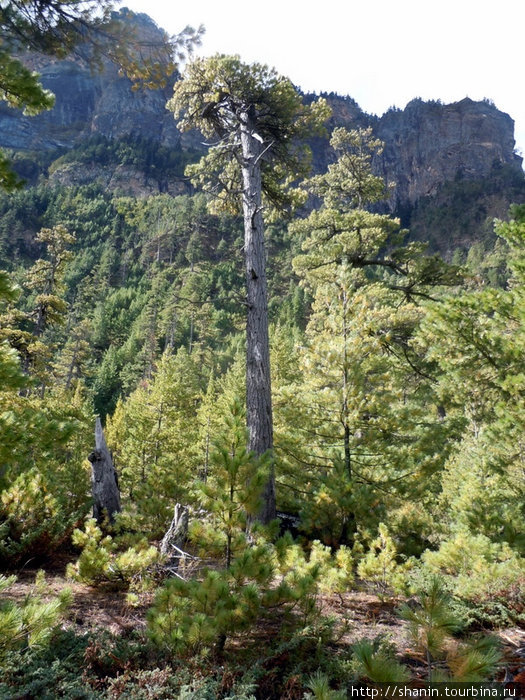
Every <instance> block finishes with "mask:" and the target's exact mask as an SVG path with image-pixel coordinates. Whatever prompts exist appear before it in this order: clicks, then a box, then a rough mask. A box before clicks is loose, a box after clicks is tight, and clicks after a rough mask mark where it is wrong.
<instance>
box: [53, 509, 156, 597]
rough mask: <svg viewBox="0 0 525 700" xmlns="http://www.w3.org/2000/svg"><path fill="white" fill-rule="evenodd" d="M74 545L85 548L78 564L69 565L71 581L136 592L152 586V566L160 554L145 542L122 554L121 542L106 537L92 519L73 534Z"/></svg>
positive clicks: (68, 571)
mask: <svg viewBox="0 0 525 700" xmlns="http://www.w3.org/2000/svg"><path fill="white" fill-rule="evenodd" d="M73 543H74V544H75V545H77V546H78V547H81V548H82V553H81V555H80V557H79V559H78V561H77V563H76V564H74V565H73V564H69V565H68V567H67V571H66V574H67V576H68V578H71V579H73V580H74V581H81V582H82V583H87V584H89V585H91V586H98V585H101V584H111V585H113V586H116V587H118V588H132V589H134V590H143V589H146V588H149V587H150V586H151V585H152V572H153V567H154V565H155V564H156V563H157V562H158V561H159V552H158V550H157V549H156V548H155V547H152V546H148V543H147V542H146V541H145V540H144V541H142V542H139V543H138V544H136V545H134V546H132V547H128V548H127V549H125V550H124V551H122V552H119V551H118V540H114V539H113V538H112V537H111V536H110V535H106V536H103V534H102V530H101V529H100V528H99V527H98V526H97V524H96V521H95V520H94V519H93V518H91V519H89V520H88V521H87V522H86V526H85V529H84V530H83V531H82V530H75V531H74V532H73Z"/></svg>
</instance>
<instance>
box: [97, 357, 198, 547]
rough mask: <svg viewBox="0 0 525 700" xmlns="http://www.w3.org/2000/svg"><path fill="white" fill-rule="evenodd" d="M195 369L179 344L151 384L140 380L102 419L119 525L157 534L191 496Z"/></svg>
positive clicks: (194, 449)
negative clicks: (114, 474)
mask: <svg viewBox="0 0 525 700" xmlns="http://www.w3.org/2000/svg"><path fill="white" fill-rule="evenodd" d="M199 373H200V368H199V366H198V364H197V362H196V359H195V358H194V357H192V356H190V355H189V354H188V352H187V351H186V350H185V349H184V348H181V349H180V350H179V351H178V352H177V354H176V355H171V354H170V353H169V352H166V353H165V354H164V355H163V356H162V358H161V359H160V361H159V363H158V366H157V368H156V371H155V372H154V373H153V376H152V378H151V381H150V382H143V383H142V385H141V386H140V387H138V388H137V389H136V390H135V391H134V392H133V393H132V394H131V395H130V397H129V398H128V400H127V401H126V402H125V403H123V402H119V403H118V404H117V408H116V410H115V413H114V414H113V416H112V417H111V418H110V419H109V420H108V423H107V430H106V435H107V440H108V445H109V446H110V448H111V449H112V451H113V455H114V461H115V464H116V468H117V469H118V471H119V479H120V482H119V485H120V489H121V492H122V493H123V495H124V499H125V508H124V513H123V515H122V516H121V521H122V523H123V524H124V523H125V524H126V525H127V526H128V527H130V528H133V529H135V530H137V531H140V532H142V533H144V534H146V533H147V534H148V535H150V536H152V537H162V535H163V534H164V532H165V531H166V528H167V526H168V524H169V521H170V519H171V514H172V511H173V503H174V502H187V501H188V500H189V499H190V479H191V471H192V466H193V465H196V463H197V454H196V452H197V451H196V444H195V443H196V442H197V424H196V408H197V405H198V402H199V400H200V396H201V392H200V386H199V379H200V378H199Z"/></svg>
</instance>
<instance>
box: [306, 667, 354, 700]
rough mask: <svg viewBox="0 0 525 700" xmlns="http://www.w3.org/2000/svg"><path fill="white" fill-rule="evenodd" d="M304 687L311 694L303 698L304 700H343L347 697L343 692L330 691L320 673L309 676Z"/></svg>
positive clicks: (323, 676) (325, 678) (328, 685)
mask: <svg viewBox="0 0 525 700" xmlns="http://www.w3.org/2000/svg"><path fill="white" fill-rule="evenodd" d="M306 687H307V688H308V689H309V690H311V691H312V692H311V693H308V694H307V695H305V696H304V698H305V700H307V699H309V700H344V698H346V697H347V694H346V692H345V691H343V690H332V689H331V688H330V682H329V680H328V678H327V676H325V675H324V674H323V673H321V671H318V672H317V673H316V674H314V675H313V676H310V678H309V679H308V682H307V684H306Z"/></svg>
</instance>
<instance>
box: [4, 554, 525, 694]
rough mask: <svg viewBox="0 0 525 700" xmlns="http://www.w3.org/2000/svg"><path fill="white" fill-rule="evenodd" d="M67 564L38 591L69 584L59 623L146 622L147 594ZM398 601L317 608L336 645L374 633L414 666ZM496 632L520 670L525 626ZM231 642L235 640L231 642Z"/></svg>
mask: <svg viewBox="0 0 525 700" xmlns="http://www.w3.org/2000/svg"><path fill="white" fill-rule="evenodd" d="M66 564H67V560H66V559H64V561H61V562H55V563H54V566H53V568H52V569H50V570H48V571H47V572H46V583H47V587H46V591H45V593H44V595H43V597H44V598H52V597H54V596H56V595H57V594H58V593H59V592H60V591H61V590H63V589H64V588H66V587H67V588H70V589H71V591H72V593H73V603H72V605H71V607H70V608H69V610H68V613H67V616H66V619H65V621H64V626H66V627H70V628H71V627H72V628H75V629H76V630H77V631H78V632H87V631H90V630H94V629H105V630H107V631H109V632H111V633H113V634H115V635H120V634H125V633H127V632H129V631H131V630H132V629H142V628H144V627H145V613H146V610H147V609H148V608H149V607H150V606H151V603H152V594H151V593H142V594H140V595H139V603H138V605H134V606H130V605H128V603H127V602H126V594H125V593H123V592H122V591H115V590H110V589H99V588H92V587H89V586H86V585H83V584H80V583H72V582H70V581H66V579H65V575H64V572H65V566H66ZM36 572H37V570H36V569H30V568H26V569H24V570H22V571H20V572H18V574H17V575H18V580H17V582H16V583H15V584H14V585H13V586H11V587H10V589H9V590H8V591H7V592H5V593H4V596H5V597H6V598H10V599H12V600H23V599H24V598H25V597H26V596H27V595H29V594H31V593H34V591H35V575H36ZM399 603H400V601H399V600H397V601H396V600H394V601H382V600H380V599H379V598H378V597H377V596H375V595H373V594H371V593H367V592H364V591H350V592H348V593H345V594H343V595H337V594H334V595H330V596H324V597H323V598H322V600H321V607H322V611H323V613H325V614H327V615H332V616H336V617H337V618H338V619H339V620H341V621H344V622H345V623H346V627H345V631H344V633H343V634H342V636H341V638H340V640H339V643H338V645H341V646H347V645H350V644H352V643H353V642H355V641H357V640H358V639H362V638H364V637H367V638H374V637H377V636H379V635H382V636H384V637H385V638H386V639H387V640H388V641H390V642H391V643H392V644H393V645H394V646H395V648H396V649H397V652H398V654H399V656H400V657H402V659H403V661H405V662H407V661H409V659H410V660H411V661H412V663H414V662H415V663H416V665H417V655H416V654H414V651H413V650H411V649H410V644H409V639H408V634H407V626H406V623H405V622H404V621H403V620H400V619H399V617H398V616H397V615H396V608H397V607H398V605H399ZM275 632H276V629H275V626H274V625H272V624H269V625H267V626H264V625H263V627H262V628H261V629H259V630H257V632H256V635H255V636H256V637H257V641H258V643H264V641H265V639H266V640H269V638H271V637H272V636H273V635H274V634H275ZM495 633H496V634H497V635H498V636H499V638H500V639H501V642H502V644H503V649H504V657H505V659H504V666H505V667H506V668H508V669H510V671H511V672H512V675H516V674H517V673H520V671H521V669H522V668H525V630H524V629H520V628H517V627H513V628H506V629H503V630H498V631H496V632H495ZM253 641H254V640H253V639H252V642H253ZM237 644H240V646H241V647H242V646H243V641H242V640H241V639H239V640H238V642H237ZM235 646H236V644H235V643H234V644H233V647H235ZM411 665H412V664H411ZM502 673H503V672H502ZM520 675H523V676H524V680H525V673H521V674H520ZM520 680H521V679H520Z"/></svg>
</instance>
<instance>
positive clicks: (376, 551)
mask: <svg viewBox="0 0 525 700" xmlns="http://www.w3.org/2000/svg"><path fill="white" fill-rule="evenodd" d="M397 558H398V555H397V549H396V546H395V543H394V541H393V539H392V538H391V537H390V535H389V533H388V528H387V527H386V525H385V524H384V523H380V525H379V534H378V537H377V538H376V539H375V540H373V541H372V543H371V544H370V549H369V551H368V553H367V554H366V555H365V557H364V559H362V560H361V561H360V562H359V564H358V566H357V573H358V575H359V577H360V578H362V579H365V580H366V581H369V582H371V583H372V584H373V585H374V587H375V588H376V589H377V591H378V594H379V595H380V596H386V595H388V593H389V592H390V591H393V592H394V593H403V592H405V591H406V587H407V578H406V574H407V572H408V571H409V570H410V569H411V568H412V562H411V561H410V560H409V561H406V562H404V563H402V564H399V563H398V562H397Z"/></svg>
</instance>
